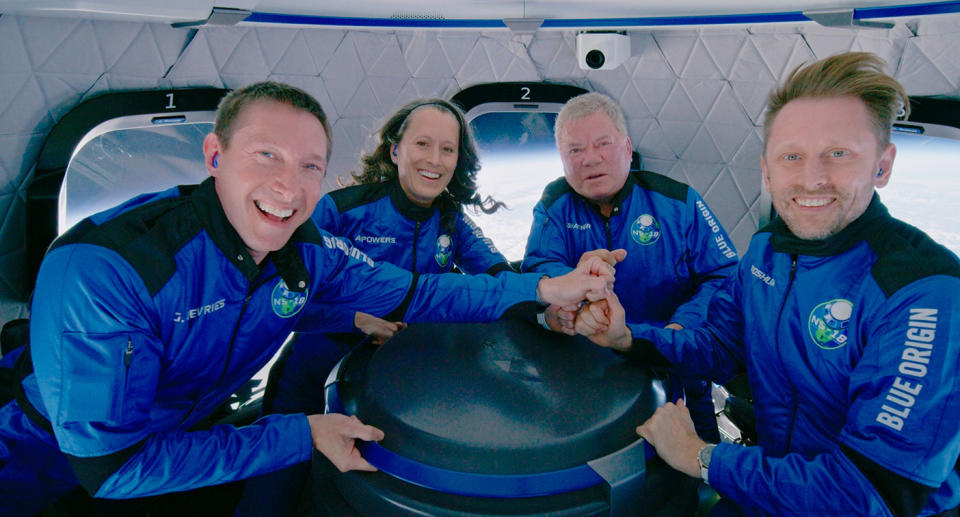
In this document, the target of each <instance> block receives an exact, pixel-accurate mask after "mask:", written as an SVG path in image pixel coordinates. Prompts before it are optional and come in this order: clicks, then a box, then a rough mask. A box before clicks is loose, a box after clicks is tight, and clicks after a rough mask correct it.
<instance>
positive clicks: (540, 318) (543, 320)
mask: <svg viewBox="0 0 960 517" xmlns="http://www.w3.org/2000/svg"><path fill="white" fill-rule="evenodd" d="M537 324H539V325H540V326H541V327H543V328H545V329H547V330H549V331H550V332H553V329H552V328H550V324H549V323H547V315H546V313H544V312H538V313H537Z"/></svg>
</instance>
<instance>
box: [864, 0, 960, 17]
mask: <svg viewBox="0 0 960 517" xmlns="http://www.w3.org/2000/svg"><path fill="white" fill-rule="evenodd" d="M956 12H960V2H953V1H952V2H932V3H927V4H916V5H895V6H891V7H864V8H862V9H854V11H853V17H854V19H857V20H859V19H863V18H895V17H898V16H927V15H931V14H947V13H956Z"/></svg>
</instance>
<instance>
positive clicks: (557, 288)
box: [537, 249, 627, 310]
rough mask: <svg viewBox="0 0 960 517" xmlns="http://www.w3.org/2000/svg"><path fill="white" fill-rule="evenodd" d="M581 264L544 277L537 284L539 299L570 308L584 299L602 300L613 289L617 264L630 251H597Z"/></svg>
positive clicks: (549, 303)
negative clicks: (568, 270) (567, 270)
mask: <svg viewBox="0 0 960 517" xmlns="http://www.w3.org/2000/svg"><path fill="white" fill-rule="evenodd" d="M595 251H596V253H595V254H594V255H592V256H590V257H588V258H586V259H583V260H581V261H580V263H579V264H577V267H576V269H574V270H573V271H571V272H569V273H567V274H566V275H563V276H558V277H556V278H544V279H542V280H540V283H539V284H537V299H538V300H539V301H541V302H543V303H546V304H548V305H558V306H560V307H563V308H565V309H566V310H570V307H571V306H574V305H577V304H579V303H580V302H581V301H583V300H600V299H603V298H605V297H606V296H607V294H608V293H612V292H613V280H614V275H615V273H616V270H615V269H614V267H613V266H614V265H616V263H617V262H620V261H621V260H623V259H624V257H626V256H627V251H626V250H622V249H620V250H615V251H608V250H595Z"/></svg>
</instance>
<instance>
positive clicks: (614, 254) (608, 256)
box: [577, 248, 627, 267]
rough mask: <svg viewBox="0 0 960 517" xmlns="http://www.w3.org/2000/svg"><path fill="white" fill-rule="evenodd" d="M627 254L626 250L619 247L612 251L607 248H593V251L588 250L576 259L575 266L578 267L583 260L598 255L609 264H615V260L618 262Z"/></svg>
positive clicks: (588, 259) (587, 260)
mask: <svg viewBox="0 0 960 517" xmlns="http://www.w3.org/2000/svg"><path fill="white" fill-rule="evenodd" d="M626 256H627V250H625V249H623V248H620V249H615V250H613V251H610V250H607V249H603V248H600V249H595V250H593V251H588V252H586V253H584V254H583V255H581V256H580V260H578V261H577V267H580V265H581V264H583V263H584V262H589V261H590V260H592V259H593V257H599V258H600V260H603V261H604V262H606V263H607V264H610V265H611V266H616V265H617V262H620V261H622V260H623V259H624V257H626Z"/></svg>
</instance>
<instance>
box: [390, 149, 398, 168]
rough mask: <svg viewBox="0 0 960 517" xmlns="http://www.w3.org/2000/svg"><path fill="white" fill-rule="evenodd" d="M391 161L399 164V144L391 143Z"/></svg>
mask: <svg viewBox="0 0 960 517" xmlns="http://www.w3.org/2000/svg"><path fill="white" fill-rule="evenodd" d="M390 161H392V162H393V164H394V165H396V164H397V144H391V145H390Z"/></svg>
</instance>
